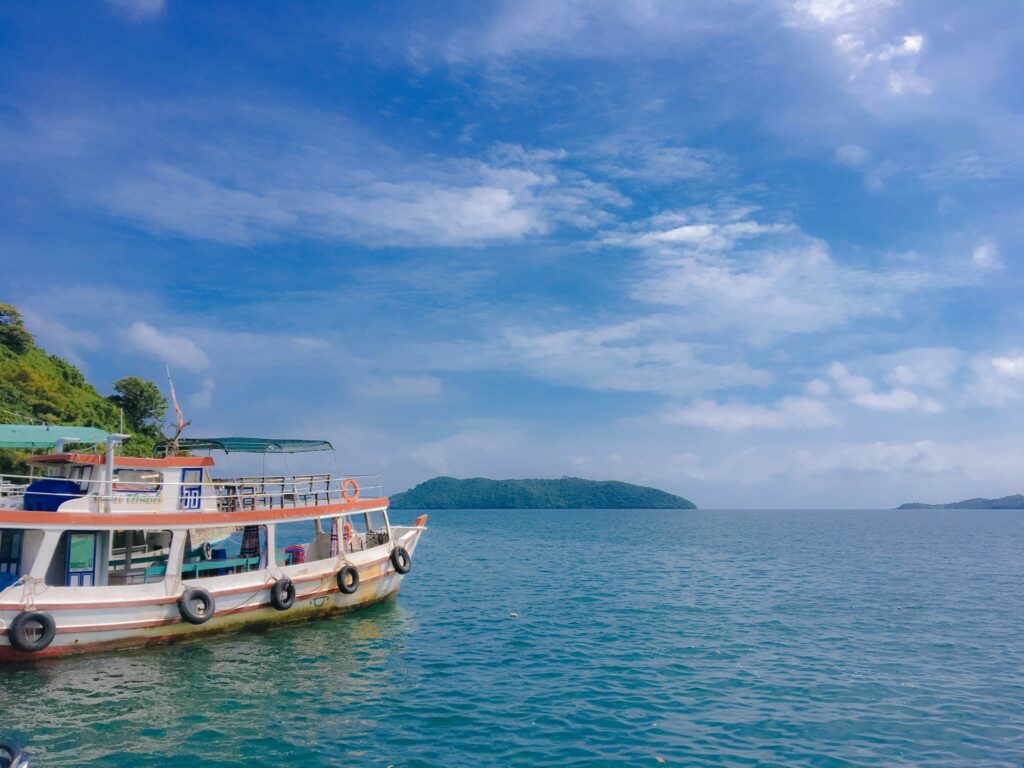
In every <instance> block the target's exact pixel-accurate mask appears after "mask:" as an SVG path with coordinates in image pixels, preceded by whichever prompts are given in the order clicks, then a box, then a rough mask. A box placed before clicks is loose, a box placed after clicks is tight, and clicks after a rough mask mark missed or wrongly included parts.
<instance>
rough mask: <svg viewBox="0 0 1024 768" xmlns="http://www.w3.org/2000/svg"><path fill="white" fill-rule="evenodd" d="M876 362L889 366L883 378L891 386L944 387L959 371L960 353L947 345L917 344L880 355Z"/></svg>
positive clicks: (961, 357) (946, 386)
mask: <svg viewBox="0 0 1024 768" xmlns="http://www.w3.org/2000/svg"><path fill="white" fill-rule="evenodd" d="M878 363H879V365H881V366H883V367H888V368H889V371H888V372H887V373H886V374H885V380H886V381H887V382H888V383H889V384H892V385H893V386H896V387H926V388H928V389H940V390H944V389H947V388H948V387H949V380H950V378H951V377H952V376H953V375H954V374H955V373H956V372H957V371H959V370H960V367H961V365H962V364H963V353H962V352H960V350H958V349H950V348H947V347H918V348H915V349H907V350H903V351H901V352H895V353H893V354H889V355H882V356H881V357H879V358H878Z"/></svg>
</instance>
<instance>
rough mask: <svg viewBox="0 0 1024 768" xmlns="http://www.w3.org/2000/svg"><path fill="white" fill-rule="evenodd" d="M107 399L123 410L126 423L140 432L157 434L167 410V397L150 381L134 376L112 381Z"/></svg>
mask: <svg viewBox="0 0 1024 768" xmlns="http://www.w3.org/2000/svg"><path fill="white" fill-rule="evenodd" d="M114 391H115V392H116V393H117V394H115V395H111V396H110V398H109V400H110V401H111V402H112V403H113V404H114V405H116V406H118V407H119V408H122V409H123V410H124V417H125V419H127V421H128V423H129V424H131V425H132V427H134V428H135V429H137V430H139V431H140V432H147V433H149V434H153V435H156V434H159V432H160V424H161V423H162V422H163V418H164V414H165V413H166V412H167V398H165V397H164V396H163V395H162V394H160V389H159V388H158V387H157V385H156V384H154V383H153V382H151V381H146V380H145V379H140V378H138V377H136V376H125V377H124V378H122V379H118V380H117V381H115V382H114Z"/></svg>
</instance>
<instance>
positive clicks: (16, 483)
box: [0, 475, 32, 496]
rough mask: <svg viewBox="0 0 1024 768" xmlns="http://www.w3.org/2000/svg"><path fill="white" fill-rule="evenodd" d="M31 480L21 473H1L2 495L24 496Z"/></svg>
mask: <svg viewBox="0 0 1024 768" xmlns="http://www.w3.org/2000/svg"><path fill="white" fill-rule="evenodd" d="M31 480H32V479H31V478H27V477H22V476H20V475H0V496H24V495H25V489H26V488H28V484H29V483H30V482H31Z"/></svg>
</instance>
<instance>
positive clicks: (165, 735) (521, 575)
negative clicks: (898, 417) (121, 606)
mask: <svg viewBox="0 0 1024 768" xmlns="http://www.w3.org/2000/svg"><path fill="white" fill-rule="evenodd" d="M1022 534H1024V515H1022V514H1020V513H1014V512H996V511H991V512H944V511H943V512H934V511H928V512H910V513H902V512H900V513H896V512H842V513H837V512H771V513H755V512H728V513H727V512H704V511H680V512H673V511H639V512H632V513H630V512H594V511H566V512H537V511H501V512H476V511H446V512H440V513H432V514H431V529H430V531H428V533H427V536H426V537H425V539H424V540H423V543H422V545H421V546H420V547H419V548H418V549H417V557H416V562H415V565H414V568H413V571H412V573H411V575H410V577H409V578H408V579H407V580H406V582H405V584H404V585H403V587H402V591H401V593H400V595H399V596H398V598H397V599H395V600H388V601H385V602H383V603H381V604H378V605H376V606H373V607H371V608H367V609H364V610H361V611H357V612H355V613H352V614H349V615H346V616H342V617H339V618H336V619H331V620H325V621H319V622H313V623H308V624H300V625H291V626H282V627H275V628H270V629H263V630H249V631H245V632H242V633H239V634H233V635H223V636H220V637H213V638H206V639H199V640H194V641H190V642H186V643H180V644H176V645H169V646H163V647H153V648H146V649H140V650H136V651H129V652H123V651H122V652H111V653H103V654H94V655H87V656H79V657H74V658H69V659H64V660H54V661H43V662H39V663H36V664H33V665H7V666H5V667H4V668H3V669H0V707H2V710H0V711H2V713H3V724H4V725H5V726H6V729H5V731H4V735H6V736H10V737H14V738H16V739H17V740H20V741H21V743H23V744H27V745H30V746H31V750H32V753H33V755H34V758H35V765H36V766H37V767H38V768H45V767H46V766H111V767H113V766H116V767H117V768H124V767H128V766H131V767H132V768H135V767H136V766H249V767H251V766H279V765H328V766H364V765H368V766H381V768H385V766H389V765H391V766H395V768H400V767H401V768H405V767H412V766H439V767H444V768H462V767H466V768H469V766H473V767H474V768H476V767H477V766H482V765H483V766H489V765H494V766H524V767H525V766H562V765H576V766H598V765H613V764H614V765H652V766H654V765H659V764H660V763H659V762H658V758H661V759H663V760H665V762H666V764H668V765H757V764H762V763H765V762H771V763H775V764H783V765H808V766H810V765H815V766H817V765H850V764H854V765H859V764H884V765H907V766H909V765H922V764H927V765H935V766H974V765H980V764H1006V765H1011V764H1015V763H1019V756H1020V749H1021V745H1022V744H1024V723H1022V721H1021V719H1020V714H1019V713H1020V712H1021V711H1024V643H1021V642H1020V638H1021V637H1024V611H1022V610H1021V606H1020V595H1021V578H1022V574H1024V548H1022V547H1021V546H1020V541H1022V540H1024V536H1022ZM513 614H515V616H514V617H513Z"/></svg>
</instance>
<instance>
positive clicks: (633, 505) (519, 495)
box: [391, 477, 696, 509]
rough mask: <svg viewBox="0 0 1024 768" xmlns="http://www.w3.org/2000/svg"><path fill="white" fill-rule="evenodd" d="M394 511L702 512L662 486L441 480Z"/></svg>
mask: <svg viewBox="0 0 1024 768" xmlns="http://www.w3.org/2000/svg"><path fill="white" fill-rule="evenodd" d="M391 507H392V509H696V505H695V504H694V503H693V502H691V501H688V500H687V499H684V498H683V497H682V496H675V495H673V494H671V493H666V492H665V491H659V490H658V489H657V488H646V487H644V486H640V485H630V484H629V483H620V482H618V481H615V480H601V481H598V480H583V479H581V478H578V477H563V478H562V479H561V480H488V479H487V478H483V477H474V478H471V479H468V480H458V479H456V478H454V477H435V478H434V479H433V480H428V481H426V482H425V483H420V484H419V485H417V486H416V487H415V488H412V489H410V490H408V491H405V492H404V493H399V494H396V495H394V496H392V497H391Z"/></svg>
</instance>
